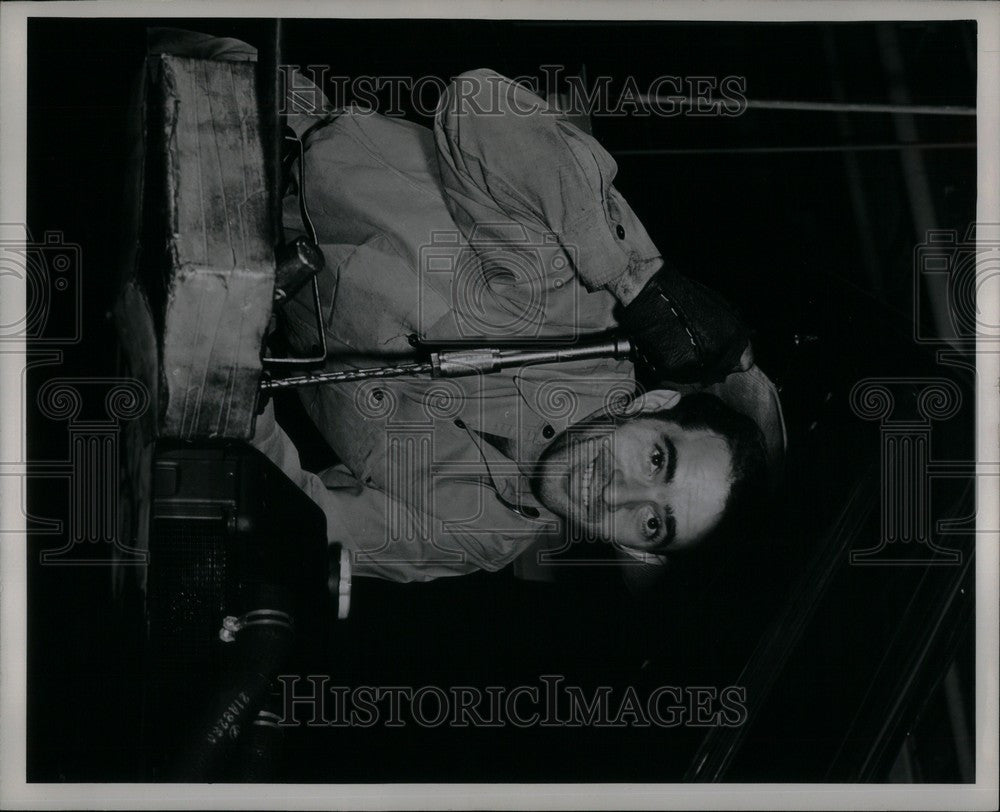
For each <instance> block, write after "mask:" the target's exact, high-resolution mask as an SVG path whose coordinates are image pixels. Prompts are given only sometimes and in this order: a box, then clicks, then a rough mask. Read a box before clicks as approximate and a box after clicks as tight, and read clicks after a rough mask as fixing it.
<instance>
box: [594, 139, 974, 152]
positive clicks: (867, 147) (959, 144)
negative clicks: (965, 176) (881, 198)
mask: <svg viewBox="0 0 1000 812" xmlns="http://www.w3.org/2000/svg"><path fill="white" fill-rule="evenodd" d="M975 148H976V143H975V142H974V141H939V142H932V141H925V142H917V141H915V142H912V143H893V144H818V145H816V146H792V147H777V146H775V147H708V148H705V147H691V148H681V149H616V150H613V151H612V154H613V155H713V154H714V155H752V154H755V153H756V154H780V153H789V154H794V153H797V152H901V151H903V150H922V149H975Z"/></svg>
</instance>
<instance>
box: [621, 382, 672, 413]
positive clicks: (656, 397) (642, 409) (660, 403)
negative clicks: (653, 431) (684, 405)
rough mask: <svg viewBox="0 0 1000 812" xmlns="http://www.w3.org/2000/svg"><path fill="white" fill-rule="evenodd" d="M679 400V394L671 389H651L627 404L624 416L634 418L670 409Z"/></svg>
mask: <svg viewBox="0 0 1000 812" xmlns="http://www.w3.org/2000/svg"><path fill="white" fill-rule="evenodd" d="M680 399H681V393H680V392H675V391H674V390H673V389H652V390H650V391H649V392H646V393H644V394H642V395H639V396H638V397H637V398H635V399H634V400H633V401H632V402H631V403H629V405H628V406H626V407H625V416H626V417H635V416H636V415H640V414H648V413H650V412H661V411H663V410H664V409H672V408H674V406H676V405H677V401H679V400H680Z"/></svg>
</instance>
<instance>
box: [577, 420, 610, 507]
mask: <svg viewBox="0 0 1000 812" xmlns="http://www.w3.org/2000/svg"><path fill="white" fill-rule="evenodd" d="M606 450H607V448H606V443H605V441H604V440H603V439H591V440H587V441H586V442H585V444H584V447H583V448H581V449H580V452H581V453H580V456H581V457H584V459H586V458H587V457H590V461H589V462H587V463H581V465H580V467H579V468H577V472H578V473H577V475H578V476H579V483H580V484H579V489H578V491H577V494H578V504H579V507H580V518H581V519H590V520H593V519H594V517H595V514H597V513H598V512H599V510H600V507H601V487H602V486H603V484H604V481H605V476H604V475H603V473H602V470H603V469H602V463H603V462H604V456H603V455H604V453H605V451H606Z"/></svg>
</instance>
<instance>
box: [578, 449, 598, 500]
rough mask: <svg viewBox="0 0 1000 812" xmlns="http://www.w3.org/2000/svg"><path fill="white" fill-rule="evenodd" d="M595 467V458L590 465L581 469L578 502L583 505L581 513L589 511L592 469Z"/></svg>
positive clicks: (592, 477)
mask: <svg viewBox="0 0 1000 812" xmlns="http://www.w3.org/2000/svg"><path fill="white" fill-rule="evenodd" d="M596 467H597V457H594V459H592V460H591V461H590V465H588V466H587V467H586V468H584V469H583V482H582V484H581V485H580V502H581V504H582V505H583V512H584V513H587V512H589V510H590V483H591V482H592V481H593V479H594V468H596Z"/></svg>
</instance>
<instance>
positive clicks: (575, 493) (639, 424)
mask: <svg viewBox="0 0 1000 812" xmlns="http://www.w3.org/2000/svg"><path fill="white" fill-rule="evenodd" d="M731 471H732V455H731V453H730V451H729V446H728V444H727V443H726V441H725V440H724V439H723V438H722V437H720V436H719V435H717V434H714V433H712V432H709V431H706V430H705V429H683V428H681V427H680V426H678V425H677V424H676V423H672V422H668V421H665V420H662V419H658V418H653V417H643V416H641V415H639V416H637V417H633V418H631V419H629V420H625V421H624V422H620V423H618V425H614V424H613V423H611V422H610V421H608V420H597V421H589V422H588V423H587V424H581V425H579V426H574V427H571V428H570V429H569V430H567V431H566V432H563V433H562V434H561V435H559V436H558V437H556V438H555V439H554V440H553V441H552V443H550V444H549V446H548V447H547V448H546V449H545V451H544V453H543V454H542V458H541V460H540V462H539V467H538V470H537V471H536V475H535V477H534V481H533V485H534V488H535V491H536V493H537V494H538V497H539V499H540V500H541V502H542V503H543V504H544V505H545V506H546V507H547V508H549V510H551V511H553V512H554V513H556V514H557V515H559V516H561V517H563V518H564V519H566V520H568V521H569V522H570V523H571V524H572V525H574V526H576V527H577V528H580V529H581V530H583V531H584V532H585V534H586V535H587V536H590V537H596V538H601V539H605V540H607V541H613V542H617V543H618V544H620V545H621V546H623V547H629V548H632V549H635V550H641V551H644V552H653V553H662V552H664V551H665V549H666V548H668V547H669V549H670V550H671V551H673V550H678V549H681V548H684V547H690V546H691V545H693V544H694V543H696V542H697V541H698V540H699V539H700V538H702V537H703V536H704V535H705V534H706V533H707V532H708V531H709V530H711V529H712V528H713V527H714V526H715V525H716V524H717V523H718V521H719V519H720V518H721V517H722V512H723V509H724V508H725V504H726V499H727V498H728V496H729V488H730V476H731Z"/></svg>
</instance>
